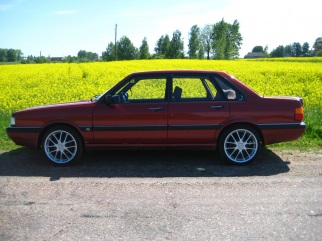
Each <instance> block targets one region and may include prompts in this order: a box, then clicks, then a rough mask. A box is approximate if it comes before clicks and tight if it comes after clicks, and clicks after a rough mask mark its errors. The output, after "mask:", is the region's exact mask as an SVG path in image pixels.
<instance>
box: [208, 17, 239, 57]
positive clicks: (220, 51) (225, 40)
mask: <svg viewBox="0 0 322 241" xmlns="http://www.w3.org/2000/svg"><path fill="white" fill-rule="evenodd" d="M212 40H213V43H212V49H213V52H214V57H215V59H233V58H236V57H238V56H239V49H240V46H241V44H242V40H243V38H242V36H241V34H240V33H239V22H238V21H237V20H235V21H234V23H233V24H229V23H227V22H225V21H224V19H222V20H221V21H220V22H218V23H216V24H215V25H214V26H213V35H212Z"/></svg>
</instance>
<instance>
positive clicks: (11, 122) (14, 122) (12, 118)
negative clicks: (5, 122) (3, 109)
mask: <svg viewBox="0 0 322 241" xmlns="http://www.w3.org/2000/svg"><path fill="white" fill-rule="evenodd" d="M10 125H11V126H15V125H16V118H15V117H13V116H11V118H10Z"/></svg>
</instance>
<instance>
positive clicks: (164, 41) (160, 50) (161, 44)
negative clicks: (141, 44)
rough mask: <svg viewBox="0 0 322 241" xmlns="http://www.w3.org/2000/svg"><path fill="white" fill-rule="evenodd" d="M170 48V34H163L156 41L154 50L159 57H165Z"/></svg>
mask: <svg viewBox="0 0 322 241" xmlns="http://www.w3.org/2000/svg"><path fill="white" fill-rule="evenodd" d="M169 48H170V37H169V35H168V34H166V35H165V36H163V35H162V36H161V37H160V38H159V40H158V41H157V43H156V46H155V48H154V51H155V53H156V55H157V57H158V58H165V56H166V54H167V53H168V52H169Z"/></svg>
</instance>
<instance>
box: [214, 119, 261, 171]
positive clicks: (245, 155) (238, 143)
mask: <svg viewBox="0 0 322 241" xmlns="http://www.w3.org/2000/svg"><path fill="white" fill-rule="evenodd" d="M259 148H260V138H259V135H258V133H257V132H256V131H255V130H254V129H253V128H251V127H250V126H247V125H236V126H232V127H230V128H228V129H227V130H225V131H224V133H223V134H222V136H221V138H220V143H219V151H220V155H221V156H222V157H223V158H224V159H226V160H227V161H229V162H230V163H233V164H239V165H241V164H247V163H249V162H251V161H252V160H254V158H255V157H256V155H257V153H258V151H259Z"/></svg>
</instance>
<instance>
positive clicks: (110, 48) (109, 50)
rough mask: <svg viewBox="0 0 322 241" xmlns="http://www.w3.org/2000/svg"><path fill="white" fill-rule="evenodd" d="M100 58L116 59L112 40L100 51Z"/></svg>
mask: <svg viewBox="0 0 322 241" xmlns="http://www.w3.org/2000/svg"><path fill="white" fill-rule="evenodd" d="M102 59H103V60H104V61H113V60H116V59H117V56H116V52H115V44H114V43H113V42H110V43H109V44H108V46H107V48H106V51H104V52H103V53H102Z"/></svg>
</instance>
